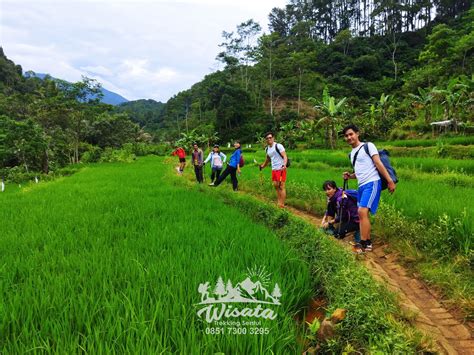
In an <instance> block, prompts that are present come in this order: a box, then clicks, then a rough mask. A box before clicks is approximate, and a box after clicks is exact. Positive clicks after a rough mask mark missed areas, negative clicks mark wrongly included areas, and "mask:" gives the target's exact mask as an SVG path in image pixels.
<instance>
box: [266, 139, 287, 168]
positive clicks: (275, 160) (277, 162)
mask: <svg viewBox="0 0 474 355" xmlns="http://www.w3.org/2000/svg"><path fill="white" fill-rule="evenodd" d="M277 144H278V150H279V152H280V153H283V152H284V151H285V148H284V147H283V146H282V145H281V144H280V143H273V145H272V146H271V147H268V146H267V155H268V156H269V157H270V159H271V161H272V170H281V167H282V166H283V165H285V160H284V159H283V158H282V157H281V156H280V154H278V152H277V151H276V149H275V146H276V145H277Z"/></svg>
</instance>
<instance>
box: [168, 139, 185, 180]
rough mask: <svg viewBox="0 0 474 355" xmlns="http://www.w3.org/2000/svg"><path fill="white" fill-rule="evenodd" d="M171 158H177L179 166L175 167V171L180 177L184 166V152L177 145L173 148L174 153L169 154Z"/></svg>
mask: <svg viewBox="0 0 474 355" xmlns="http://www.w3.org/2000/svg"><path fill="white" fill-rule="evenodd" d="M171 155H172V156H176V155H177V156H178V159H179V166H177V167H176V171H177V172H178V174H180V175H182V174H183V171H184V168H185V166H186V152H185V151H184V149H183V148H181V147H179V146H178V145H175V146H174V152H173V153H171Z"/></svg>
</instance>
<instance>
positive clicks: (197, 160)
mask: <svg viewBox="0 0 474 355" xmlns="http://www.w3.org/2000/svg"><path fill="white" fill-rule="evenodd" d="M191 164H192V165H193V166H194V174H196V180H197V182H198V183H200V184H201V183H202V182H203V181H204V177H203V175H202V166H203V164H204V153H203V151H202V150H201V149H200V148H199V146H198V145H197V143H193V151H192V152H191Z"/></svg>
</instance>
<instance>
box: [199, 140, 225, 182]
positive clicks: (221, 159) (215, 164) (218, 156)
mask: <svg viewBox="0 0 474 355" xmlns="http://www.w3.org/2000/svg"><path fill="white" fill-rule="evenodd" d="M226 159H227V157H226V155H225V154H224V153H222V152H221V151H220V150H219V145H218V144H216V145H214V147H213V148H212V152H210V153H209V155H208V156H207V158H206V160H204V164H206V163H207V162H209V161H211V169H212V173H211V183H210V184H209V186H213V185H214V180H217V179H219V176H220V175H221V172H222V167H223V166H224V163H225V161H226Z"/></svg>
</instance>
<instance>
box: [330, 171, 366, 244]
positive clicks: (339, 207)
mask: <svg viewBox="0 0 474 355" xmlns="http://www.w3.org/2000/svg"><path fill="white" fill-rule="evenodd" d="M323 190H324V192H325V193H326V196H327V198H328V202H327V208H326V213H325V214H324V217H323V220H322V221H321V227H322V228H323V229H324V230H325V231H326V233H328V234H331V235H333V236H334V237H335V238H337V239H344V238H345V237H346V235H347V234H348V233H351V232H353V233H354V243H351V244H353V245H355V244H356V243H360V233H359V212H358V208H357V191H355V190H345V189H341V188H338V187H337V185H336V182H335V181H332V180H327V181H325V182H324V183H323Z"/></svg>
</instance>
